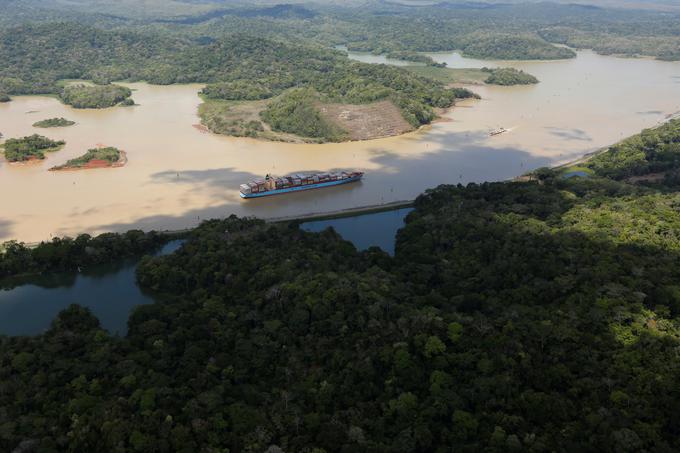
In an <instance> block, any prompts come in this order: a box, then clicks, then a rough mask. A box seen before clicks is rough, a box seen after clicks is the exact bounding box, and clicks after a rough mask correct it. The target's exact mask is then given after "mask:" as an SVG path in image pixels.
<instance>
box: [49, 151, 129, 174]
mask: <svg viewBox="0 0 680 453" xmlns="http://www.w3.org/2000/svg"><path fill="white" fill-rule="evenodd" d="M125 164H127V153H125V151H121V152H120V158H119V159H118V161H117V162H114V163H109V161H108V160H103V159H92V160H91V161H89V162H88V163H86V164H85V165H83V166H82V167H66V166H60V167H52V168H50V169H49V171H78V170H92V169H95V168H119V167H122V166H124V165H125Z"/></svg>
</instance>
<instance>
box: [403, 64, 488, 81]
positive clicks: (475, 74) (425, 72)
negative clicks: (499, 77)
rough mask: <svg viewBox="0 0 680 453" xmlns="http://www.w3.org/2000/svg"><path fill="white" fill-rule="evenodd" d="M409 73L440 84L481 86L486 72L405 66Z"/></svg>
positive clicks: (486, 75)
mask: <svg viewBox="0 0 680 453" xmlns="http://www.w3.org/2000/svg"><path fill="white" fill-rule="evenodd" d="M405 68H406V69H408V70H409V71H411V72H413V73H415V74H417V75H419V76H423V77H428V78H430V79H433V80H436V81H438V82H442V83H465V84H483V83H484V81H485V80H486V79H487V78H488V77H489V74H488V73H487V72H484V71H482V70H481V69H475V68H437V67H434V66H405Z"/></svg>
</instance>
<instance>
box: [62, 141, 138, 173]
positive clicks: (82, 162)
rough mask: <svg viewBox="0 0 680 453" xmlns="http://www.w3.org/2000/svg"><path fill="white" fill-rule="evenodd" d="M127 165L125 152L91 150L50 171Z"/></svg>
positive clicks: (111, 148) (106, 148)
mask: <svg viewBox="0 0 680 453" xmlns="http://www.w3.org/2000/svg"><path fill="white" fill-rule="evenodd" d="M126 163H127V155H126V153H125V151H121V150H119V149H118V148H114V147H111V146H109V147H104V148H92V149H89V150H87V152H86V153H85V154H83V155H82V156H80V157H76V158H75V159H71V160H69V161H67V162H66V163H65V164H63V165H58V166H56V167H52V168H50V171H63V170H90V169H93V168H118V167H122V166H124V165H125V164H126Z"/></svg>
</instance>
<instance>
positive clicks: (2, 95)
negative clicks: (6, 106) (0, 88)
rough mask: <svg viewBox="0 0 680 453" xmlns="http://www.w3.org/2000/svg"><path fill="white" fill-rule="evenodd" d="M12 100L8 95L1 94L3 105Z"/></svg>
mask: <svg viewBox="0 0 680 453" xmlns="http://www.w3.org/2000/svg"><path fill="white" fill-rule="evenodd" d="M11 100H12V98H10V97H9V96H8V95H6V94H5V93H0V102H1V103H5V102H9V101H11Z"/></svg>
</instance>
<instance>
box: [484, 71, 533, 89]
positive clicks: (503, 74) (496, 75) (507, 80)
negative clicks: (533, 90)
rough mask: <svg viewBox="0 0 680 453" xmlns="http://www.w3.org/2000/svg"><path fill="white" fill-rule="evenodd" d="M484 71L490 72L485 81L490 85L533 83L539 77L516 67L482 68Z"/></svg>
mask: <svg viewBox="0 0 680 453" xmlns="http://www.w3.org/2000/svg"><path fill="white" fill-rule="evenodd" d="M482 72H485V73H487V74H489V76H488V77H487V78H486V80H484V83H487V84H489V85H503V86H512V85H533V84H536V83H538V79H537V78H536V77H534V76H532V75H531V74H527V73H526V72H524V71H521V70H519V69H515V68H482Z"/></svg>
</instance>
